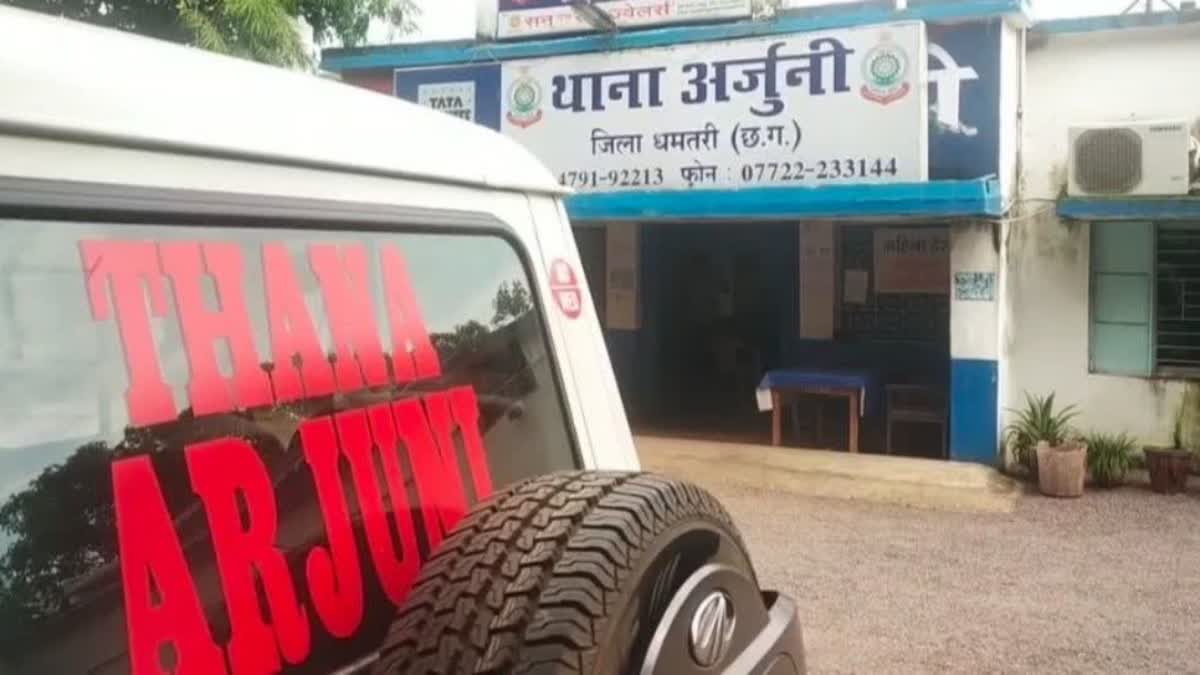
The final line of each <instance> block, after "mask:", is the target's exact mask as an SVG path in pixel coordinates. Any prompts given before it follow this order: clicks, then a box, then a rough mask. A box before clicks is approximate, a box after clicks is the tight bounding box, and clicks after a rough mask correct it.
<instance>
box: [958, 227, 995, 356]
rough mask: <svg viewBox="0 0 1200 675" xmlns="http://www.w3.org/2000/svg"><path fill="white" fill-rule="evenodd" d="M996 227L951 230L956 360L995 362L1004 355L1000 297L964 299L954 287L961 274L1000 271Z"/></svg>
mask: <svg viewBox="0 0 1200 675" xmlns="http://www.w3.org/2000/svg"><path fill="white" fill-rule="evenodd" d="M995 227H996V226H995V225H993V224H992V223H986V222H981V223H965V224H955V225H954V226H953V227H951V228H950V279H951V284H952V288H951V290H950V357H951V358H954V359H986V360H989V361H995V360H996V359H997V358H998V357H999V355H1000V354H999V346H998V344H997V343H998V341H999V340H998V338H999V331H998V330H997V323H996V322H997V303H996V296H995V295H993V297H992V300H960V299H958V297H957V295H956V293H955V288H953V286H954V285H955V275H957V274H959V273H960V272H966V273H984V274H993V275H994V274H996V273H997V272H999V269H1000V254H999V250H998V247H997V243H998V242H997V240H996V238H995V237H994V236H993V234H992V232H993V230H994V229H995ZM993 292H994V293H995V292H998V288H996V289H994V291H993Z"/></svg>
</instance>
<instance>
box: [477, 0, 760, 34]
mask: <svg viewBox="0 0 1200 675" xmlns="http://www.w3.org/2000/svg"><path fill="white" fill-rule="evenodd" d="M750 1H751V0H594V4H595V6H596V7H597V8H598V9H600V10H603V11H604V12H605V13H607V14H608V16H610V17H612V19H613V22H614V23H615V24H616V25H617V26H618V27H620V28H632V27H638V26H657V25H663V24H671V23H690V22H695V21H714V20H719V19H742V18H746V17H748V16H750ZM499 8H500V11H499V16H498V19H499V21H498V22H497V26H496V37H498V38H500V39H506V38H521V37H531V36H535V35H553V34H560V33H580V32H587V31H592V30H595V29H594V27H592V26H590V25H588V23H587V21H585V20H584V19H583V18H582V17H581V16H580V14H579V13H577V12H576V10H574V9H573V8H572V7H571V6H570V2H569V0H500V5H499Z"/></svg>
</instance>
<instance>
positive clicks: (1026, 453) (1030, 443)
mask: <svg viewBox="0 0 1200 675" xmlns="http://www.w3.org/2000/svg"><path fill="white" fill-rule="evenodd" d="M1009 412H1012V413H1014V414H1016V415H1017V419H1016V420H1015V421H1014V422H1013V423H1012V424H1010V425H1008V427H1007V428H1006V429H1005V430H1004V438H1005V444H1006V445H1008V447H1009V449H1010V450H1012V453H1013V456H1014V458H1015V459H1016V461H1017V463H1018V464H1020V465H1021V466H1023V467H1025V470H1026V471H1027V472H1028V474H1029V477H1030V479H1031V480H1038V476H1039V472H1038V450H1037V448H1038V444H1039V443H1041V442H1043V441H1044V442H1046V443H1047V444H1048V445H1049V446H1050V447H1060V446H1062V445H1063V444H1064V443H1065V442H1066V441H1067V439H1068V437H1069V436H1070V435H1071V420H1072V419H1074V418H1075V416H1076V415H1077V414H1078V412H1077V411H1076V409H1075V406H1073V405H1071V406H1067V407H1065V408H1063V409H1062V410H1058V411H1056V410H1055V409H1054V394H1053V393H1051V394H1050V395H1048V396H1033V395H1030V394H1029V393H1028V392H1026V394H1025V407H1024V408H1022V409H1021V410H1010V411H1009ZM1080 459H1081V461H1082V459H1083V458H1080ZM1080 471H1083V468H1082V467H1081V468H1080Z"/></svg>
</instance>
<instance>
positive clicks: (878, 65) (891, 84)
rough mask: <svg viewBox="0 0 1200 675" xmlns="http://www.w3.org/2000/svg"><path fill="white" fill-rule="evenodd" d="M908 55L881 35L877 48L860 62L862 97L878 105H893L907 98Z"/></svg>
mask: <svg viewBox="0 0 1200 675" xmlns="http://www.w3.org/2000/svg"><path fill="white" fill-rule="evenodd" d="M908 66H909V59H908V53H906V52H905V51H904V49H902V48H901V47H900V45H898V44H896V43H895V42H892V38H891V35H889V34H887V33H884V34H883V36H882V39H881V41H880V43H879V44H878V45H876V46H875V47H874V48H873V49H871V51H869V52H867V56H866V58H864V59H863V66H862V68H863V82H864V84H863V86H862V97H863V98H865V99H867V100H868V101H874V102H875V103H878V104H880V105H888V104H889V103H895V102H896V101H899V100H900V99H902V98H904V97H905V96H908V92H910V91H912V85H911V84H909V82H908Z"/></svg>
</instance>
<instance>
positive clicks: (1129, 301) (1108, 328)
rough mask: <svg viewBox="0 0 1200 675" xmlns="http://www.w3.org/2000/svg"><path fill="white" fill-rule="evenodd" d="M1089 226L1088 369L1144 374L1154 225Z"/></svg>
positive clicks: (1149, 340) (1149, 347)
mask: <svg viewBox="0 0 1200 675" xmlns="http://www.w3.org/2000/svg"><path fill="white" fill-rule="evenodd" d="M1091 228H1092V260H1091V264H1092V272H1091V296H1092V299H1091V317H1090V320H1091V344H1090V353H1089V357H1090V363H1091V369H1092V371H1094V372H1100V373H1115V374H1119V375H1141V376H1148V375H1150V374H1151V372H1152V371H1153V365H1154V364H1153V352H1154V348H1153V344H1154V342H1153V326H1154V317H1153V312H1152V311H1151V308H1152V306H1153V303H1154V292H1153V288H1154V278H1153V273H1154V226H1153V225H1152V224H1150V223H1140V222H1139V223H1131V222H1100V223H1093V224H1092V226H1091Z"/></svg>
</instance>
